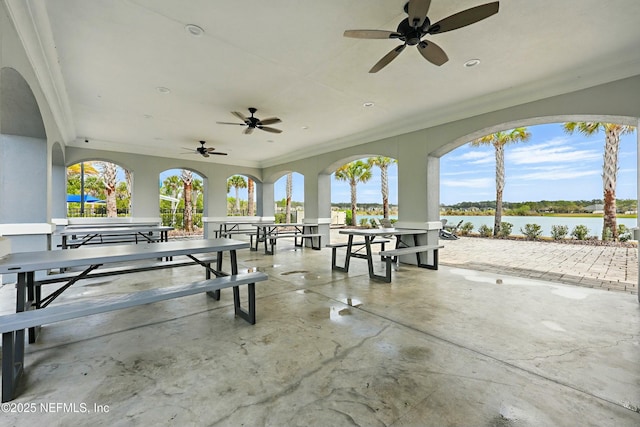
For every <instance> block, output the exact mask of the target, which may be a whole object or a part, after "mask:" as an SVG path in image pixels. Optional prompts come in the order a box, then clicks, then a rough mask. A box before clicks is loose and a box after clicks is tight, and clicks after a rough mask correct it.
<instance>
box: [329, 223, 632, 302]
mask: <svg viewBox="0 0 640 427" xmlns="http://www.w3.org/2000/svg"><path fill="white" fill-rule="evenodd" d="M331 241H332V242H336V241H346V236H345V235H340V234H338V230H336V229H334V230H331ZM440 243H441V244H442V245H444V249H442V250H441V251H440V252H439V262H440V264H441V265H447V266H452V267H460V268H468V269H471V270H480V271H494V272H496V273H502V274H509V275H512V276H519V277H528V278H532V279H542V280H550V281H553V282H559V283H565V284H569V285H579V286H586V287H589V288H600V289H607V290H612V291H614V290H615V291H621V292H628V293H632V294H637V293H638V249H637V248H636V247H633V248H626V247H613V246H591V245H574V244H562V243H553V242H528V241H521V240H501V239H483V238H478V237H460V239H458V240H440Z"/></svg>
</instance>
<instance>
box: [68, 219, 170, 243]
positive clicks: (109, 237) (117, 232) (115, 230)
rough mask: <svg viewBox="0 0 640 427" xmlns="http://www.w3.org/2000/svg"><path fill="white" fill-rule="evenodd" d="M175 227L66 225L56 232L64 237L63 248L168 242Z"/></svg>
mask: <svg viewBox="0 0 640 427" xmlns="http://www.w3.org/2000/svg"><path fill="white" fill-rule="evenodd" d="M171 230H173V227H168V226H160V225H157V224H156V225H135V226H123V225H113V226H112V225H103V226H101V227H96V226H90V227H77V226H73V227H65V229H64V230H61V231H58V232H57V233H56V234H57V235H59V236H61V237H62V243H61V244H60V247H61V248H62V249H71V248H72V249H75V248H79V247H80V246H85V245H104V244H122V243H136V244H137V243H148V242H166V241H168V240H169V236H168V234H169V231H171Z"/></svg>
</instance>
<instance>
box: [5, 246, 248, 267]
mask: <svg viewBox="0 0 640 427" xmlns="http://www.w3.org/2000/svg"><path fill="white" fill-rule="evenodd" d="M246 248H249V243H248V242H243V241H240V240H233V239H225V238H217V239H198V240H175V241H171V242H158V243H144V244H138V245H111V246H94V247H81V248H78V249H74V250H72V251H64V250H56V251H36V252H16V253H13V254H9V255H7V256H6V257H4V258H2V259H0V274H11V273H24V272H30V271H41V270H49V269H55V268H70V267H80V266H85V265H91V264H106V263H112V262H121V261H136V260H141V259H149V258H161V257H171V256H178V255H188V254H198V253H207V252H219V251H230V250H236V249H246Z"/></svg>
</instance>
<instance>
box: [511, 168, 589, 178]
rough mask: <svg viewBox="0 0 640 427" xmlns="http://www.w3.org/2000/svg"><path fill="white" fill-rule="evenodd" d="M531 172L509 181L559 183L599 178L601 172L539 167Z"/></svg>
mask: <svg viewBox="0 0 640 427" xmlns="http://www.w3.org/2000/svg"><path fill="white" fill-rule="evenodd" d="M528 170H530V171H531V172H529V173H523V174H520V175H516V176H513V177H510V178H507V179H508V180H523V181H557V180H571V179H575V178H581V177H585V176H597V175H600V171H599V170H594V169H591V170H584V169H575V168H567V167H562V166H553V167H538V168H531V169H528Z"/></svg>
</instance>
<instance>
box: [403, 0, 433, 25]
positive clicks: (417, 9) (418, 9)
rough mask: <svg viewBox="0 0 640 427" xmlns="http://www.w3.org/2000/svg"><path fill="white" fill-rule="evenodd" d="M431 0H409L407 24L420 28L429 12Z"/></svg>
mask: <svg viewBox="0 0 640 427" xmlns="http://www.w3.org/2000/svg"><path fill="white" fill-rule="evenodd" d="M429 6H431V0H409V10H408V14H409V25H411V26H412V27H413V28H420V27H422V24H424V20H425V18H426V17H427V13H428V12H429Z"/></svg>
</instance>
